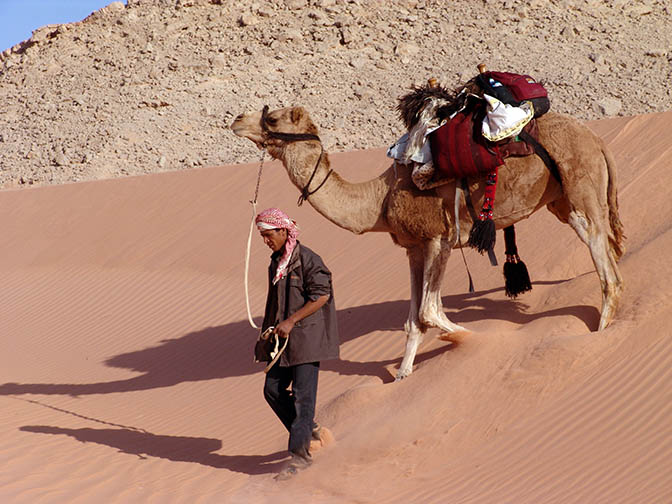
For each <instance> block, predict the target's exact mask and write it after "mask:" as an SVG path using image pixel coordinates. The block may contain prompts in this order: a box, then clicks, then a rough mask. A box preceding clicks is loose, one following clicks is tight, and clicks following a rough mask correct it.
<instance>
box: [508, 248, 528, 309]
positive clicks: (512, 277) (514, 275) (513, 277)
mask: <svg viewBox="0 0 672 504" xmlns="http://www.w3.org/2000/svg"><path fill="white" fill-rule="evenodd" d="M504 280H505V281H504V290H505V292H506V295H507V296H509V297H510V298H511V299H516V297H517V296H518V295H519V294H522V293H524V292H528V291H531V290H532V282H530V274H529V273H528V271H527V266H525V263H524V262H523V261H521V260H520V257H518V256H507V258H506V262H505V263H504Z"/></svg>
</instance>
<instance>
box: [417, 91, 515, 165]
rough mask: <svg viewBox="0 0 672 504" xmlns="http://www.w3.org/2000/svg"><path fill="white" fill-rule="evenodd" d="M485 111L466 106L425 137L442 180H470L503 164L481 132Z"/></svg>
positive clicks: (476, 107)
mask: <svg viewBox="0 0 672 504" xmlns="http://www.w3.org/2000/svg"><path fill="white" fill-rule="evenodd" d="M485 110H486V108H485V105H482V104H480V103H479V104H476V105H475V106H472V107H467V108H466V109H464V110H463V111H461V112H458V113H457V114H456V115H455V116H454V117H453V118H452V119H450V120H449V121H448V122H447V123H446V124H444V125H443V126H441V127H440V128H439V129H437V130H435V131H433V132H432V133H430V134H429V144H430V148H431V151H432V160H433V161H434V168H435V169H437V170H439V171H440V172H441V174H442V175H443V176H444V177H451V178H452V177H455V178H462V177H473V176H476V175H481V174H485V173H491V172H492V171H493V170H494V169H495V168H497V167H498V166H501V165H502V164H504V158H503V157H502V154H501V153H500V151H499V147H498V145H497V144H494V143H491V142H488V141H487V140H486V139H485V138H484V137H483V134H482V133H481V123H482V121H483V117H484V115H485Z"/></svg>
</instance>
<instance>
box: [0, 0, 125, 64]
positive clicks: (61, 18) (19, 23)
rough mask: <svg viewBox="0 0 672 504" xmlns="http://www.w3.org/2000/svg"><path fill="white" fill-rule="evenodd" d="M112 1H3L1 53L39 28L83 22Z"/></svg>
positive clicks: (0, 23) (0, 36) (1, 12)
mask: <svg viewBox="0 0 672 504" xmlns="http://www.w3.org/2000/svg"><path fill="white" fill-rule="evenodd" d="M113 1H114V0H0V52H2V51H4V50H5V49H7V48H9V47H12V46H13V45H15V44H18V43H19V42H21V41H23V40H26V39H29V38H30V37H31V35H32V33H33V30H35V29H37V28H39V27H40V26H44V25H48V24H57V23H72V22H73V21H81V20H82V19H84V18H85V17H87V16H88V15H89V14H91V13H92V12H93V11H96V10H98V9H100V8H101V7H105V6H106V5H109V4H111V3H112V2H113ZM123 3H126V0H123Z"/></svg>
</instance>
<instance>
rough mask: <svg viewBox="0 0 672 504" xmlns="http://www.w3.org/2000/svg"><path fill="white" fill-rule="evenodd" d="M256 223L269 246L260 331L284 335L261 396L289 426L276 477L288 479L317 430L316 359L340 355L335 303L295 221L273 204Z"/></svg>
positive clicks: (304, 460)
mask: <svg viewBox="0 0 672 504" xmlns="http://www.w3.org/2000/svg"><path fill="white" fill-rule="evenodd" d="M255 223H256V225H257V228H258V229H259V232H260V233H261V237H262V238H263V240H264V243H265V244H266V245H267V246H268V247H269V248H270V249H271V250H272V251H273V254H272V255H271V264H270V266H269V270H268V272H269V288H268V297H267V298H266V310H265V313H264V322H263V324H262V331H264V330H266V329H267V328H268V327H270V326H275V330H274V332H275V333H276V334H277V335H278V336H279V337H280V338H281V341H282V338H289V340H288V341H287V347H286V349H285V351H284V352H283V353H282V355H281V356H280V359H279V360H278V361H277V362H276V363H275V365H273V367H272V368H271V369H270V370H269V371H268V373H267V374H266V381H265V383H264V397H265V398H266V401H267V402H268V404H269V405H270V406H271V408H272V409H273V411H274V412H275V414H276V415H277V416H278V418H279V419H280V421H281V422H282V423H283V425H284V426H285V427H286V428H287V430H288V431H289V452H290V455H291V460H290V462H289V465H288V466H287V467H286V468H285V469H284V470H283V471H282V472H281V473H280V474H278V475H277V476H276V479H287V478H289V477H291V476H292V475H294V474H296V473H297V472H298V471H300V470H301V469H304V468H306V467H308V466H309V465H310V464H311V463H312V457H311V454H310V440H311V439H312V438H313V437H316V438H317V437H319V429H320V428H319V427H318V426H317V424H315V422H314V419H313V417H314V415H315V401H316V398H317V377H318V371H319V367H320V361H322V360H328V359H337V358H338V355H339V353H338V352H339V350H338V345H339V341H338V328H337V324H336V308H335V305H334V292H333V287H332V284H331V272H330V271H329V269H328V268H327V267H326V266H325V265H324V262H323V261H322V258H321V257H320V256H319V255H317V254H316V253H315V252H313V251H312V250H310V249H309V248H308V247H306V246H305V245H303V244H301V243H300V242H298V241H297V239H296V238H297V236H298V233H299V228H298V226H297V225H296V223H295V222H294V221H293V220H291V219H290V218H289V217H288V216H287V215H286V214H285V213H284V212H282V211H281V210H279V209H277V208H269V209H267V210H264V211H263V212H261V213H260V214H259V215H257V216H256V219H255ZM290 385H291V392H290V391H289V390H288V388H289V386H290Z"/></svg>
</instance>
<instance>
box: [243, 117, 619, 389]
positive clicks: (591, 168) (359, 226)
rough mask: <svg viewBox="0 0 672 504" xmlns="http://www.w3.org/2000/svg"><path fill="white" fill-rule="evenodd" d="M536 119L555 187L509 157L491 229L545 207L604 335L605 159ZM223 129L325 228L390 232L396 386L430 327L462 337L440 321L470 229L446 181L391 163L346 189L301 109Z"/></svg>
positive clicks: (609, 273) (571, 132) (581, 137)
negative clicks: (403, 311) (402, 263)
mask: <svg viewBox="0 0 672 504" xmlns="http://www.w3.org/2000/svg"><path fill="white" fill-rule="evenodd" d="M537 121H538V127H539V141H540V143H541V144H542V145H543V146H544V147H545V148H546V149H547V150H548V152H549V153H550V155H551V156H552V157H553V159H554V160H555V162H556V163H557V166H558V169H559V172H560V175H561V181H562V184H560V183H559V182H558V181H556V180H555V179H554V178H553V177H552V176H551V174H550V172H549V170H548V169H547V167H546V166H545V164H544V162H543V161H541V159H540V158H539V157H537V156H535V155H533V156H527V157H519V158H513V157H512V158H508V159H507V160H506V164H505V165H504V166H502V167H501V168H500V170H499V182H498V189H497V202H496V205H495V209H494V221H495V225H496V228H497V229H502V228H505V227H507V226H510V225H511V224H514V223H516V222H518V221H520V220H522V219H525V218H527V217H529V216H530V215H532V214H533V213H534V212H536V211H537V210H539V209H540V208H542V207H544V206H546V207H547V208H548V210H550V211H551V212H552V213H553V214H554V215H555V216H556V217H557V218H558V219H559V220H560V221H561V222H563V223H566V224H569V225H570V226H571V227H572V228H573V229H574V231H575V232H576V234H577V235H578V236H579V238H580V240H581V241H582V242H583V243H585V244H586V245H587V247H588V248H589V250H590V254H591V257H592V260H593V263H594V265H595V269H596V272H597V275H598V277H599V280H600V285H601V288H602V308H601V315H600V322H599V327H598V330H603V329H605V328H606V327H607V326H608V325H609V323H610V322H611V321H612V320H613V318H614V315H615V310H616V307H617V304H618V300H619V298H620V296H621V293H622V291H623V280H622V278H621V274H620V272H619V269H618V265H617V262H618V260H619V259H620V257H621V255H622V254H623V253H624V246H623V240H624V236H623V228H622V225H621V222H620V220H619V216H618V201H617V190H616V173H615V163H614V159H613V157H612V155H611V153H610V152H609V150H608V149H607V147H606V145H605V144H604V142H603V141H602V140H601V139H600V138H599V137H598V136H596V135H595V134H594V133H593V132H592V131H591V130H590V129H588V127H586V126H585V125H583V124H581V123H580V122H578V121H577V120H575V119H573V118H572V117H570V116H567V115H562V114H557V113H551V112H549V113H547V114H546V115H544V116H542V117H540V118H539V119H537ZM231 129H232V130H233V133H234V134H235V135H237V136H239V137H244V138H247V139H249V140H251V141H252V142H254V144H256V145H257V147H258V148H260V149H267V152H268V153H269V154H270V155H271V156H272V157H273V158H275V159H279V160H281V161H282V163H283V165H284V167H285V169H286V170H287V174H288V175H289V178H290V180H291V182H292V183H293V184H294V185H295V186H296V187H297V188H299V189H300V190H301V191H302V197H303V198H304V199H307V201H308V202H309V203H310V204H311V205H312V206H313V207H314V208H315V210H317V211H318V212H319V213H320V214H322V215H323V216H324V217H326V218H327V219H328V220H330V221H331V222H333V223H334V224H336V225H337V226H340V227H341V228H344V229H346V230H348V231H351V232H353V233H355V234H361V233H369V232H384V233H389V234H390V235H391V237H392V240H393V241H394V243H395V244H397V245H399V246H401V247H403V248H405V249H406V252H407V256H408V261H409V266H410V278H411V282H410V284H411V293H410V309H409V314H408V319H407V321H406V323H405V325H404V328H405V331H406V335H407V336H406V347H405V352H404V356H403V358H402V362H401V365H400V367H399V370H398V373H397V375H396V380H397V381H398V380H401V379H403V378H406V377H408V376H409V375H410V374H411V373H412V371H413V361H414V359H415V355H416V352H417V349H418V346H419V345H420V343H421V342H422V340H423V338H424V336H425V333H426V332H427V330H428V329H429V328H438V329H440V330H441V331H442V335H441V336H440V337H441V338H442V339H450V338H449V337H450V335H451V334H453V335H454V334H455V333H458V332H463V331H464V332H468V330H467V329H465V328H464V327H462V326H460V325H458V324H455V323H453V322H451V321H450V320H449V319H448V317H447V316H446V314H445V313H444V311H443V302H442V299H441V282H442V278H443V275H444V271H445V266H446V261H447V259H448V256H449V255H450V252H451V250H452V249H453V248H456V247H458V246H460V244H465V243H466V242H467V239H468V235H469V231H470V229H471V226H472V220H471V217H470V215H469V212H468V210H467V207H466V205H465V203H464V201H463V200H462V201H460V200H458V206H457V207H456V206H455V201H456V199H457V198H461V194H460V193H459V192H456V190H457V189H458V188H457V187H456V185H457V183H456V181H455V180H453V181H451V182H449V183H447V184H445V185H442V186H439V187H436V188H434V189H431V190H424V191H421V190H419V189H418V188H417V187H416V186H415V184H414V183H413V182H412V180H411V176H410V175H411V167H410V166H408V165H402V164H399V163H393V164H392V165H391V166H390V167H389V168H388V169H386V170H385V171H384V172H383V173H381V174H380V175H379V176H378V177H376V178H373V179H371V180H369V181H367V182H362V183H350V182H348V181H346V180H344V179H343V178H342V177H341V176H339V175H338V173H336V172H334V171H333V170H332V169H331V168H330V163H329V156H328V154H327V153H325V152H324V150H323V147H322V144H321V142H320V139H319V136H318V129H317V127H316V126H315V124H314V123H313V122H312V120H311V119H310V117H309V115H308V113H307V112H306V110H305V109H304V108H303V107H300V106H297V107H288V108H281V109H278V110H273V111H270V112H269V111H268V107H265V108H264V110H263V111H258V112H253V113H245V114H241V115H239V116H238V117H237V118H236V119H235V120H234V121H233V123H232V124H231ZM484 185H485V184H484V178H481V179H476V178H475V179H473V180H471V179H470V180H469V191H470V194H471V197H472V200H473V203H474V205H476V206H477V207H479V206H480V205H481V203H482V201H483V194H484ZM457 209H459V210H457ZM456 215H458V217H457V218H456ZM456 224H459V226H458V225H456ZM458 235H459V236H458Z"/></svg>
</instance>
